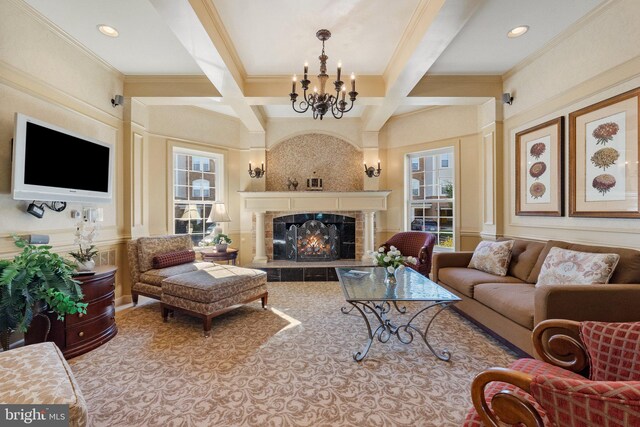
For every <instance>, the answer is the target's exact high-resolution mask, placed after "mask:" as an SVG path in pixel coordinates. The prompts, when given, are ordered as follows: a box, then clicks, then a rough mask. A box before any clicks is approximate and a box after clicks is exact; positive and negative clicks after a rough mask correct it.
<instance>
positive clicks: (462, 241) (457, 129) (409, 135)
mask: <svg viewBox="0 0 640 427" xmlns="http://www.w3.org/2000/svg"><path fill="white" fill-rule="evenodd" d="M478 116H479V114H478V107H476V106H459V107H439V108H429V109H426V110H421V111H418V112H415V113H410V114H405V115H401V116H396V117H393V118H392V119H391V120H389V121H388V122H387V124H386V125H385V126H384V127H383V128H382V131H381V132H380V145H381V148H382V150H381V153H382V155H381V156H382V158H383V165H385V170H384V171H383V177H382V183H381V188H385V189H389V190H392V192H391V194H390V195H389V209H388V210H387V212H386V213H380V214H379V215H378V219H377V222H378V224H377V225H378V230H379V233H378V235H377V236H376V243H377V244H378V243H382V242H383V241H384V240H386V239H387V238H388V237H390V236H391V235H393V234H394V233H397V232H399V231H403V230H404V229H405V215H406V213H405V209H406V207H405V162H406V157H407V154H409V153H415V152H420V151H425V150H431V149H436V148H442V147H454V150H455V158H456V185H455V194H454V197H455V199H456V215H455V216H456V229H457V235H456V242H457V249H459V250H466V249H473V248H474V247H475V245H476V244H477V242H478V241H479V239H480V231H481V224H480V218H481V208H482V199H481V194H482V192H481V190H482V188H481V183H482V175H481V173H482V171H481V165H480V163H479V161H478V160H479V158H480V149H481V138H480V134H479V129H478Z"/></svg>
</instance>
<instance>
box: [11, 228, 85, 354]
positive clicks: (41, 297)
mask: <svg viewBox="0 0 640 427" xmlns="http://www.w3.org/2000/svg"><path fill="white" fill-rule="evenodd" d="M13 238H14V241H15V245H16V246H17V247H19V248H22V252H21V253H19V254H18V255H16V256H15V257H14V259H13V260H0V337H1V340H2V348H3V349H4V350H7V349H8V347H9V336H10V335H11V334H12V333H13V332H14V331H21V332H26V331H27V329H29V325H30V324H31V321H32V320H33V317H34V316H36V315H38V314H40V313H42V312H44V311H49V312H53V313H56V314H57V316H58V319H59V320H63V319H64V316H65V315H67V314H75V313H83V314H86V313H87V304H86V303H83V302H82V297H83V295H82V290H81V289H80V286H78V283H79V282H78V281H76V280H73V277H72V274H73V271H74V266H73V264H72V263H71V262H70V261H68V260H65V259H64V258H62V257H61V256H60V255H58V254H56V253H53V252H51V246H35V245H30V244H27V242H26V241H25V240H23V239H21V238H19V237H16V236H13Z"/></svg>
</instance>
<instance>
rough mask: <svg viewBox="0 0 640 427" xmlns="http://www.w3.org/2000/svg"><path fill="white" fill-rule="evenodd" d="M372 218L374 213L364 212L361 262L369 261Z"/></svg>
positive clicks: (371, 245)
mask: <svg viewBox="0 0 640 427" xmlns="http://www.w3.org/2000/svg"><path fill="white" fill-rule="evenodd" d="M374 217H375V212H373V211H365V212H364V227H363V228H364V238H363V243H362V245H363V248H362V249H363V252H362V260H363V261H368V260H369V253H370V252H371V251H373V242H374V237H373V225H374V222H373V221H374Z"/></svg>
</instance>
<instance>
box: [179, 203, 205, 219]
mask: <svg viewBox="0 0 640 427" xmlns="http://www.w3.org/2000/svg"><path fill="white" fill-rule="evenodd" d="M180 219H185V220H187V219H202V217H201V216H200V212H198V207H197V206H196V205H189V206H187V209H185V210H184V213H183V214H182V216H181V217H180Z"/></svg>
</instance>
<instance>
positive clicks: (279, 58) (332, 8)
mask: <svg viewBox="0 0 640 427" xmlns="http://www.w3.org/2000/svg"><path fill="white" fill-rule="evenodd" d="M418 3H419V0H395V1H389V0H341V1H335V0H314V1H300V0H269V1H256V0H213V4H214V5H215V8H216V10H217V11H218V13H219V15H220V18H221V20H222V22H223V25H224V27H225V29H226V31H227V33H228V34H229V36H230V37H231V40H233V44H234V47H235V49H236V51H237V53H238V56H239V57H240V60H241V61H242V64H243V66H244V68H245V70H246V72H247V74H248V75H250V76H255V75H260V76H263V75H290V74H294V73H297V74H301V73H302V67H303V64H304V62H305V61H308V62H309V73H310V74H313V75H315V74H318V73H319V72H320V71H319V61H318V56H319V55H320V52H321V51H322V42H320V40H318V39H317V38H316V31H317V30H319V29H322V28H326V29H328V30H329V31H331V38H330V39H329V40H327V41H326V42H325V54H326V55H327V56H329V60H328V61H327V67H328V69H329V71H328V73H329V74H334V73H335V69H336V67H337V63H338V61H339V60H342V64H343V71H344V72H347V73H351V72H355V73H356V74H375V75H379V74H382V72H383V71H384V70H385V68H386V66H387V64H388V63H389V60H390V59H391V55H392V54H393V52H394V51H395V49H396V47H397V45H398V43H399V42H400V38H401V37H402V34H403V33H404V30H405V28H406V27H407V24H408V23H409V20H410V19H411V16H412V15H413V12H414V11H415V9H416V6H417V5H418Z"/></svg>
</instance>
